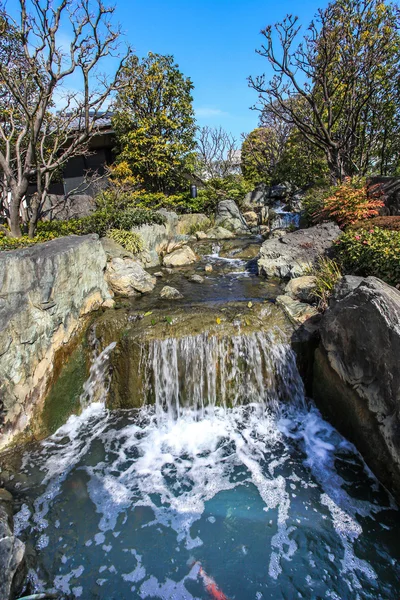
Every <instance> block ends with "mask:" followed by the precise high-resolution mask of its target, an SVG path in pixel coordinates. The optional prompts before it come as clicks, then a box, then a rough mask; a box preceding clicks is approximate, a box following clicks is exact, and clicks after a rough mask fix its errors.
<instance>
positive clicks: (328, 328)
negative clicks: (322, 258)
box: [313, 277, 400, 499]
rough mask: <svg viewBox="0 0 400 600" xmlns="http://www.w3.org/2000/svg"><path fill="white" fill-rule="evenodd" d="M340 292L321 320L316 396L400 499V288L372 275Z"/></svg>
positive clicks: (317, 356)
mask: <svg viewBox="0 0 400 600" xmlns="http://www.w3.org/2000/svg"><path fill="white" fill-rule="evenodd" d="M346 290H347V292H348V293H346ZM336 295H337V294H336V293H335V294H334V301H333V302H332V305H331V306H330V308H329V309H328V310H327V311H326V312H325V314H324V317H323V319H322V322H321V329H320V333H321V344H320V347H319V349H318V350H317V352H316V355H315V364H314V384H313V395H314V398H315V399H316V401H317V403H318V405H319V406H320V407H321V409H322V411H323V412H324V413H325V415H326V416H327V417H328V418H329V419H330V420H331V421H332V422H333V424H334V425H335V426H336V427H337V428H338V429H339V430H340V431H342V433H343V434H344V435H346V436H347V437H348V438H349V439H350V440H351V441H352V442H353V443H354V444H355V445H356V446H357V448H358V449H359V450H360V452H361V454H362V455H363V456H364V458H365V460H366V462H367V464H368V465H369V466H370V468H371V469H372V470H373V471H374V473H375V475H376V476H377V477H378V479H380V480H381V481H382V483H384V484H385V485H386V486H387V487H388V488H389V489H390V490H391V491H392V492H394V494H395V495H396V497H397V498H398V499H399V498H400V369H399V357H400V292H399V291H398V290H396V289H395V288H393V287H391V286H389V285H387V284H386V283H383V282H382V281H380V280H379V279H376V278H374V277H367V278H366V279H363V280H361V281H359V282H358V285H357V281H355V280H353V281H351V282H350V283H349V282H348V283H347V284H346V285H343V284H340V285H339V286H338V298H337V297H336Z"/></svg>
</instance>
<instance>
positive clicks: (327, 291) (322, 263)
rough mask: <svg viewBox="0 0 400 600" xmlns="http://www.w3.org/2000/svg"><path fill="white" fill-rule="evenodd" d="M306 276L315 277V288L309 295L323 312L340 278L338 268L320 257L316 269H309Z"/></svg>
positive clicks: (326, 258)
mask: <svg viewBox="0 0 400 600" xmlns="http://www.w3.org/2000/svg"><path fill="white" fill-rule="evenodd" d="M308 274H309V275H313V276H314V277H315V288H314V289H313V291H312V292H311V295H312V296H313V297H314V298H315V299H316V301H317V302H318V308H319V310H321V311H323V310H325V309H326V308H327V307H328V300H329V297H330V295H331V294H332V292H333V289H334V287H335V285H336V283H337V282H338V281H339V279H340V278H341V277H342V273H341V269H340V266H339V265H338V263H337V262H336V261H335V260H332V259H330V258H328V257H326V256H322V257H321V258H320V259H319V260H318V263H317V266H316V267H310V269H309V270H308Z"/></svg>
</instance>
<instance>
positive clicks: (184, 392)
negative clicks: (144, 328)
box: [141, 332, 304, 418]
mask: <svg viewBox="0 0 400 600" xmlns="http://www.w3.org/2000/svg"><path fill="white" fill-rule="evenodd" d="M142 350H143V354H144V356H143V357H142V360H141V367H142V369H143V372H144V373H145V382H146V388H147V391H149V389H150V388H153V389H154V398H155V403H156V407H157V410H158V413H159V414H162V413H168V414H169V415H170V416H173V417H174V418H175V417H177V416H179V415H180V414H181V412H182V408H183V407H186V408H189V409H191V410H192V409H194V410H200V411H201V412H202V413H203V412H204V409H205V408H206V407H210V408H213V407H215V406H216V405H221V406H223V407H225V408H227V407H229V406H231V407H232V406H233V407H234V406H238V405H241V404H248V403H260V404H263V405H265V407H269V408H274V409H277V408H278V406H279V403H280V402H286V403H289V402H290V403H291V404H292V405H297V406H300V405H301V403H302V402H303V400H304V389H303V383H302V380H301V378H300V375H299V373H298V371H297V368H296V361H295V357H294V354H293V352H292V350H291V349H290V346H288V344H282V343H277V342H276V340H274V336H272V335H271V334H267V333H262V332H259V333H253V334H250V335H236V336H233V337H229V338H226V337H221V338H218V337H216V336H210V335H208V334H207V333H203V334H201V335H197V336H188V337H183V338H167V339H165V340H154V341H152V342H151V343H150V345H149V348H148V349H147V348H146V349H145V347H144V346H143V347H142ZM146 352H147V358H146V356H145V353H146ZM142 393H143V396H146V391H145V390H143V392H142ZM147 395H149V394H147Z"/></svg>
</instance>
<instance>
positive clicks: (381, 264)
mask: <svg viewBox="0 0 400 600" xmlns="http://www.w3.org/2000/svg"><path fill="white" fill-rule="evenodd" d="M336 249H337V256H338V258H339V260H340V261H341V263H342V265H343V268H344V269H345V271H346V272H348V273H354V274H356V275H363V276H369V275H372V276H374V277H379V278H380V279H383V280H384V281H386V282H387V283H389V284H391V285H398V284H399V282H400V231H390V230H385V229H380V228H379V227H372V228H371V229H360V230H357V231H353V230H348V231H346V233H344V234H343V235H342V236H341V237H340V239H339V240H338V241H337V242H336Z"/></svg>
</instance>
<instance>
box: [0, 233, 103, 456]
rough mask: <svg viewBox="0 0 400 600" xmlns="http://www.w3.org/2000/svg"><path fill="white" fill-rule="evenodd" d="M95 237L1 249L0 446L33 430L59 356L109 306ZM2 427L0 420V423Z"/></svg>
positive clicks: (64, 239)
mask: <svg viewBox="0 0 400 600" xmlns="http://www.w3.org/2000/svg"><path fill="white" fill-rule="evenodd" d="M105 267H106V254H105V252H104V250H103V248H102V245H101V244H100V242H99V239H98V236H97V235H87V236H82V237H79V236H69V237H64V238H58V239H56V240H53V241H51V242H46V243H44V244H36V245H34V246H32V247H28V248H23V249H21V250H13V251H11V252H0V289H1V294H0V399H1V401H2V403H3V405H4V412H5V416H4V427H3V429H2V432H1V433H2V435H0V447H3V446H5V445H6V444H8V443H9V442H10V441H11V439H12V436H13V435H14V434H16V433H18V432H20V431H23V430H24V429H25V428H26V427H27V426H28V424H31V426H32V427H36V425H37V424H38V422H39V419H38V418H35V419H33V420H32V421H31V417H32V415H33V414H35V415H36V417H37V416H38V415H39V414H40V407H41V406H42V405H43V402H44V399H45V396H46V394H47V390H48V389H49V386H50V385H51V382H52V381H53V378H54V377H55V376H56V373H57V368H56V365H57V356H58V353H59V352H60V353H62V354H63V355H67V352H68V348H69V344H70V343H73V340H74V339H75V337H76V335H77V334H78V333H79V332H80V331H81V330H82V329H83V327H84V326H85V324H86V323H87V321H88V315H89V313H90V312H91V311H92V310H97V309H98V308H100V307H102V306H110V305H112V304H113V301H112V298H111V295H110V292H109V289H108V286H107V284H106V282H105V279H104V269H105ZM0 426H1V423H0Z"/></svg>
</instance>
